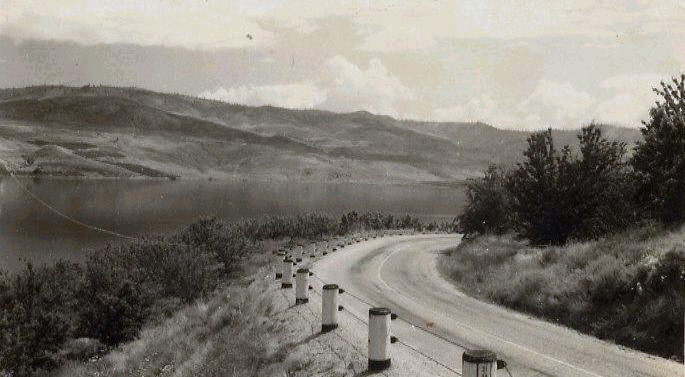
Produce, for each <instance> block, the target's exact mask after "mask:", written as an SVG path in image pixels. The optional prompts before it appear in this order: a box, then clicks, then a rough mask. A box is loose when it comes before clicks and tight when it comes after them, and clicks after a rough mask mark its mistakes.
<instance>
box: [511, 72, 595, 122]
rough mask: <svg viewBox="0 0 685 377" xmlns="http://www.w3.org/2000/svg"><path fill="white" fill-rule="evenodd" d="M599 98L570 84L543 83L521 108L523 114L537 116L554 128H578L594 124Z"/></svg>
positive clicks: (521, 104) (544, 81)
mask: <svg viewBox="0 0 685 377" xmlns="http://www.w3.org/2000/svg"><path fill="white" fill-rule="evenodd" d="M595 101H596V100H595V98H593V97H592V96H591V95H590V94H588V93H587V92H585V91H581V90H578V89H576V88H575V87H574V86H573V85H571V83H568V82H563V83H560V82H554V81H550V80H546V79H542V80H540V82H539V83H538V85H537V87H535V90H533V93H532V94H531V95H530V97H528V98H527V99H526V100H524V101H523V102H521V103H520V104H519V105H518V110H519V112H520V113H522V114H529V116H528V119H529V120H532V119H534V118H531V117H530V114H532V115H533V116H535V115H537V116H539V118H540V119H545V120H546V121H547V122H548V123H549V124H548V126H550V127H553V128H578V127H581V126H583V125H584V124H586V123H589V122H590V121H592V111H593V106H594V104H595ZM538 126H543V125H538Z"/></svg>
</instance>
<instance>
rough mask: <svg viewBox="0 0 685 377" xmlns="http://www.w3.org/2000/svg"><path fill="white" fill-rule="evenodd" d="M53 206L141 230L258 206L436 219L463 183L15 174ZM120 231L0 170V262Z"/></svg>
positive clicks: (52, 252)
mask: <svg viewBox="0 0 685 377" xmlns="http://www.w3.org/2000/svg"><path fill="white" fill-rule="evenodd" d="M20 181H21V183H22V184H23V185H25V187H26V188H27V189H29V190H30V191H31V192H33V193H34V194H35V195H36V196H37V197H38V198H40V199H41V200H44V201H45V202H46V203H47V204H48V205H49V206H51V207H53V208H54V209H56V210H57V211H59V212H61V213H63V214H65V215H67V216H69V217H72V218H74V219H76V220H78V221H80V222H83V223H86V224H89V225H92V226H96V227H100V228H103V229H108V230H111V231H115V232H118V233H122V234H126V235H131V236H140V235H143V234H149V233H163V232H169V231H174V230H176V229H179V228H180V227H182V226H184V225H187V224H189V223H191V222H193V221H195V220H196V219H198V218H199V217H200V216H209V215H216V216H217V217H220V218H225V219H228V220H238V219H241V218H247V217H255V216H260V215H265V214H272V215H288V214H298V213H304V212H325V213H330V214H341V213H343V212H346V211H351V210H356V211H359V212H364V211H381V212H386V213H393V214H397V215H401V214H406V213H410V214H413V215H419V216H422V217H426V218H431V219H436V220H447V219H451V218H453V217H454V216H455V215H456V214H457V213H458V211H459V210H460V209H461V208H462V206H463V202H464V193H463V189H462V188H460V187H457V188H454V187H437V186H431V185H420V184H417V185H370V184H352V183H341V184H324V183H299V182H275V183H274V182H244V181H183V180H179V181H162V180H159V181H154V180H150V181H142V180H76V179H46V178H41V179H33V178H20ZM119 240H120V239H119V238H117V237H115V236H112V235H109V234H104V233H100V232H97V231H94V230H91V229H88V228H85V227H83V226H81V225H78V224H75V223H73V222H70V221H67V220H65V219H64V218H63V217H61V216H59V215H57V214H55V213H54V212H52V211H51V210H49V209H48V208H47V207H46V206H44V205H43V204H41V203H40V202H38V201H37V200H36V199H34V198H32V197H31V196H30V195H28V194H27V193H26V192H24V191H23V190H22V189H21V188H20V187H19V186H18V185H17V182H15V181H14V180H13V179H12V178H10V177H0V269H4V270H9V271H15V270H17V269H18V268H20V267H21V266H23V265H24V263H25V261H31V262H33V263H46V262H50V261H54V260H56V259H58V258H66V259H69V260H74V261H80V260H83V258H84V255H85V252H86V251H87V250H88V249H89V248H94V247H99V246H103V245H105V244H107V243H108V242H111V241H119Z"/></svg>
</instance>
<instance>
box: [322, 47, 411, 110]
mask: <svg viewBox="0 0 685 377" xmlns="http://www.w3.org/2000/svg"><path fill="white" fill-rule="evenodd" d="M325 67H326V69H325V73H324V77H323V78H322V80H321V81H320V83H321V85H322V86H324V87H325V88H326V90H327V91H328V101H326V107H327V108H328V109H330V110H336V111H355V110H367V111H371V112H374V113H379V114H386V115H398V114H399V112H398V110H397V107H396V105H397V104H398V103H399V102H402V101H407V100H411V99H413V97H414V95H413V93H412V91H411V90H410V89H409V88H408V87H406V86H405V85H403V84H402V83H401V82H400V80H399V79H398V78H397V77H395V76H394V75H392V74H391V73H390V72H389V71H388V69H387V68H386V67H385V65H383V63H382V62H381V61H380V60H379V59H377V58H373V59H371V60H370V61H369V64H368V67H367V68H366V69H364V68H362V67H359V66H357V65H355V64H353V63H351V62H350V61H348V60H347V59H345V58H344V57H342V56H340V55H338V56H334V57H332V58H330V59H328V60H327V61H326V64H325Z"/></svg>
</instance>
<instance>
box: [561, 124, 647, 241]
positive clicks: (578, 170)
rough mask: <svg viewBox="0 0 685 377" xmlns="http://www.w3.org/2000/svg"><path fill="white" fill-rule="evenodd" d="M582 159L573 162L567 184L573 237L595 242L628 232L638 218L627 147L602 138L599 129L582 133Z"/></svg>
mask: <svg viewBox="0 0 685 377" xmlns="http://www.w3.org/2000/svg"><path fill="white" fill-rule="evenodd" d="M578 139H579V142H580V143H579V153H580V156H579V158H577V159H575V160H574V161H570V162H569V164H570V165H571V169H569V170H570V171H569V172H568V173H569V174H568V176H567V177H566V178H567V179H565V180H564V181H565V182H560V184H561V185H562V187H566V190H565V191H566V195H567V196H566V197H565V198H564V203H565V204H566V208H565V210H566V211H568V214H569V215H570V217H571V222H572V224H571V227H572V228H573V231H572V232H571V237H572V238H576V239H593V238H597V237H599V236H602V235H604V234H608V233H613V232H616V231H619V230H622V229H624V228H625V227H627V226H628V225H629V224H630V223H632V220H633V218H634V211H633V207H632V203H631V196H632V193H633V187H632V184H631V182H630V180H629V173H628V164H627V162H626V159H625V155H626V145H625V143H623V142H618V141H609V140H607V139H605V138H603V137H602V131H601V129H600V128H599V127H598V126H597V125H594V124H592V125H590V126H588V127H584V128H583V129H582V130H581V134H580V135H579V136H578Z"/></svg>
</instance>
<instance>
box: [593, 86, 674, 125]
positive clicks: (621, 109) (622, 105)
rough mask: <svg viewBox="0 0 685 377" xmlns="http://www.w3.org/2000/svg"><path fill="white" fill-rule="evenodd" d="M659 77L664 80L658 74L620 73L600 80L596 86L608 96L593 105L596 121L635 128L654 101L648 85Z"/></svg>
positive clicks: (644, 117) (643, 118) (654, 97)
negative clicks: (595, 107)
mask: <svg viewBox="0 0 685 377" xmlns="http://www.w3.org/2000/svg"><path fill="white" fill-rule="evenodd" d="M661 80H668V77H664V76H662V75H658V74H624V75H616V76H613V77H610V78H607V79H605V80H603V81H602V82H600V84H599V86H600V88H603V89H605V90H606V91H608V92H609V93H610V97H609V98H608V99H606V100H604V101H602V102H601V103H600V104H598V105H597V109H596V112H595V113H596V117H597V120H598V121H601V122H607V123H613V124H619V125H622V126H628V127H638V126H639V125H640V121H641V120H646V119H647V115H648V114H649V108H650V107H651V106H652V105H653V104H654V101H655V100H656V94H655V93H654V92H653V91H652V88H654V87H656V86H658V85H659V82H660V81H661Z"/></svg>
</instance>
